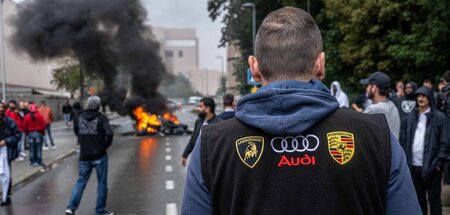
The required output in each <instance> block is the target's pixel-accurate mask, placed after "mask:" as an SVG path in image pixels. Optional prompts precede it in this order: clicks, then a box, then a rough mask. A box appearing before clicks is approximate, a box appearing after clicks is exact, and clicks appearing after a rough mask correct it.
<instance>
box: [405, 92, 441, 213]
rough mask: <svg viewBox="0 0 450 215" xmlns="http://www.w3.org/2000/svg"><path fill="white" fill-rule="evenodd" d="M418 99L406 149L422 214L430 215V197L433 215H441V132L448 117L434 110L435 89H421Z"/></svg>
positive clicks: (407, 127) (407, 122)
mask: <svg viewBox="0 0 450 215" xmlns="http://www.w3.org/2000/svg"><path fill="white" fill-rule="evenodd" d="M415 95H416V101H417V106H418V109H417V110H415V111H414V112H413V113H412V114H410V115H408V118H407V121H406V128H405V129H406V131H405V134H406V144H405V145H404V146H403V148H404V149H405V152H406V158H407V161H408V165H409V167H410V169H411V175H412V179H413V182H414V186H415V188H416V193H417V197H418V199H419V203H420V207H421V208H422V212H423V214H424V215H426V214H427V208H428V206H427V197H426V196H427V194H428V201H429V203H430V212H431V215H436V214H442V204H441V179H442V172H441V168H442V164H443V161H444V160H445V158H446V150H447V149H446V147H447V146H446V145H445V143H444V142H443V141H444V140H445V139H444V138H445V137H444V134H443V130H442V128H443V124H444V120H445V115H444V114H443V113H442V112H440V111H439V110H437V109H436V108H435V107H434V103H433V90H432V89H430V88H428V87H425V86H422V87H420V88H419V89H417V91H416V92H415Z"/></svg>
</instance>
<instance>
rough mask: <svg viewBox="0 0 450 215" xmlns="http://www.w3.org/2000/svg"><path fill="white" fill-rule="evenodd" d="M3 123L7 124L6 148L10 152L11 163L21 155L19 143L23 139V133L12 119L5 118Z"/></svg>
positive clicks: (5, 131) (9, 160)
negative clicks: (18, 149) (18, 147)
mask: <svg viewBox="0 0 450 215" xmlns="http://www.w3.org/2000/svg"><path fill="white" fill-rule="evenodd" d="M3 123H5V127H4V129H5V130H4V131H3V132H4V134H5V142H6V148H7V150H8V162H11V161H13V160H14V159H16V158H17V157H18V155H19V152H18V151H17V143H18V142H19V140H20V138H21V137H22V133H21V132H20V131H19V129H18V128H17V126H16V124H15V123H14V121H13V120H12V119H10V118H8V117H5V118H4V121H3Z"/></svg>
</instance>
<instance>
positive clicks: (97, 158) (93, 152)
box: [66, 96, 113, 215]
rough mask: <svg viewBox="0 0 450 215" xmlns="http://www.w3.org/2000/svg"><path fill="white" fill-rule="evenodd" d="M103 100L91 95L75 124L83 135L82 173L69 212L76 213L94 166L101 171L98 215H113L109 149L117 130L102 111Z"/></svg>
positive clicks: (71, 199) (98, 179)
mask: <svg viewBox="0 0 450 215" xmlns="http://www.w3.org/2000/svg"><path fill="white" fill-rule="evenodd" d="M100 105H101V100H100V98H99V97H98V96H91V97H89V98H88V100H87V106H86V111H85V112H83V113H82V114H81V115H80V116H79V117H78V118H75V121H74V126H75V129H76V130H77V133H78V134H79V136H78V138H79V141H80V168H79V169H80V170H79V171H80V172H79V178H78V181H77V183H76V184H75V187H74V188H73V190H72V196H71V198H70V202H69V205H68V206H67V209H66V215H72V214H75V210H76V209H77V208H78V206H79V204H80V201H81V197H82V195H83V191H84V188H85V187H86V184H87V182H88V180H89V176H90V175H91V172H92V169H94V168H95V170H96V172H97V181H98V185H97V186H98V189H97V206H96V208H95V212H96V214H97V215H112V214H113V213H112V212H110V211H107V210H106V199H107V195H108V187H107V177H108V156H107V152H106V151H107V149H108V148H109V147H110V146H111V143H112V141H113V131H112V129H111V126H110V124H109V122H108V118H106V117H105V116H104V115H102V114H101V113H100V112H99V110H100Z"/></svg>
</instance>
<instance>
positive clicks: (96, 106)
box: [86, 96, 102, 111]
mask: <svg viewBox="0 0 450 215" xmlns="http://www.w3.org/2000/svg"><path fill="white" fill-rule="evenodd" d="M101 104H102V100H101V99H100V97H98V96H91V97H89V98H88V100H87V102H86V110H94V111H98V110H100V105H101Z"/></svg>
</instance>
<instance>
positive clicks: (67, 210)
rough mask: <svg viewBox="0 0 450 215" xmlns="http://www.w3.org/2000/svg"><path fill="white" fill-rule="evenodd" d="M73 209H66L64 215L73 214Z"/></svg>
mask: <svg viewBox="0 0 450 215" xmlns="http://www.w3.org/2000/svg"><path fill="white" fill-rule="evenodd" d="M74 214H75V211H73V210H71V209H66V215H74Z"/></svg>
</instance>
